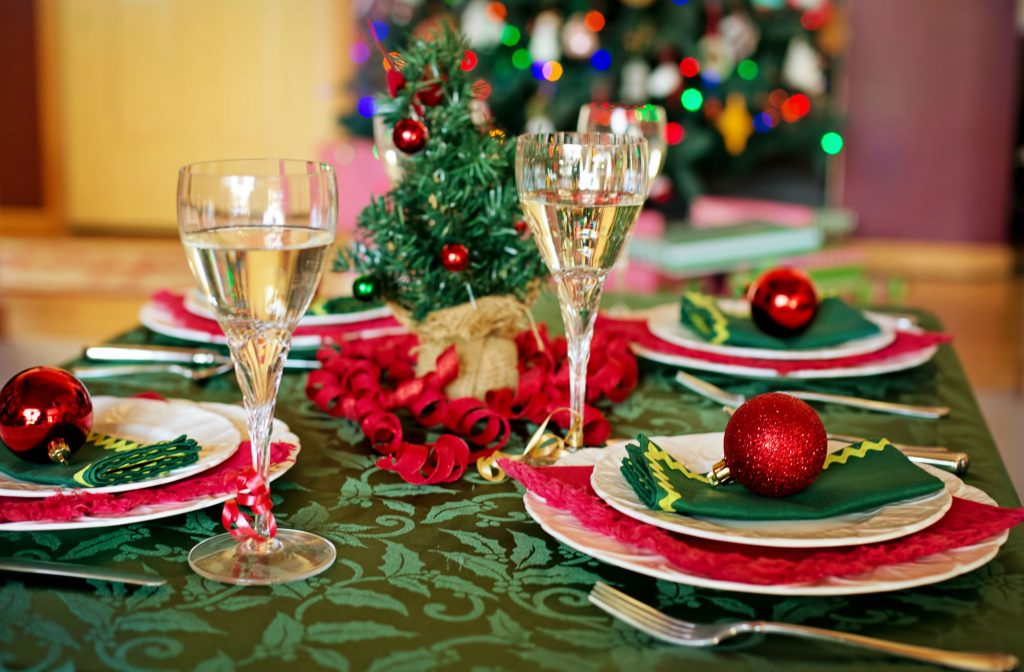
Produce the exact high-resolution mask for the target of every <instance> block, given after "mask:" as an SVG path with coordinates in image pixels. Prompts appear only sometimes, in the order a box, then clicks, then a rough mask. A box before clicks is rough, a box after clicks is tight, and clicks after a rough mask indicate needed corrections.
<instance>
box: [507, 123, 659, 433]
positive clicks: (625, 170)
mask: <svg viewBox="0 0 1024 672" xmlns="http://www.w3.org/2000/svg"><path fill="white" fill-rule="evenodd" d="M647 162H648V154H647V141H646V140H645V139H644V138H640V137H634V136H627V135H612V134H609V133H539V134H533V135H521V136H519V139H518V141H517V143H516V185H517V187H518V189H519V200H520V202H521V203H522V206H523V211H524V212H525V213H526V221H527V222H528V223H529V226H530V230H531V232H532V233H533V238H534V240H535V241H536V242H537V247H538V248H539V249H540V254H541V257H542V258H543V259H544V263H545V264H546V265H547V267H548V270H550V271H551V274H552V275H553V276H554V277H555V283H556V286H557V289H558V303H559V307H560V308H561V312H562V322H563V323H564V324H565V336H566V341H567V344H568V351H569V352H568V354H569V393H570V408H571V410H572V415H573V418H572V426H571V428H570V430H569V433H568V436H567V437H566V443H567V444H568V445H569V446H570V447H571V448H574V449H575V448H580V447H582V446H583V405H584V401H585V400H586V391H587V390H586V385H587V363H588V362H589V360H590V340H591V338H592V337H593V335H594V320H595V319H596V317H597V306H598V304H599V303H600V300H601V287H602V286H603V284H604V281H605V278H607V276H608V272H609V271H610V270H611V269H612V267H613V266H614V265H615V260H616V259H617V258H618V256H619V253H620V252H621V251H622V248H623V246H624V245H625V243H626V240H627V239H628V238H629V234H630V232H631V231H632V230H633V224H635V223H636V218H637V215H638V214H639V213H640V208H641V206H642V205H643V202H644V199H645V198H646V197H647V188H648V184H649V181H650V172H649V169H648V166H647Z"/></svg>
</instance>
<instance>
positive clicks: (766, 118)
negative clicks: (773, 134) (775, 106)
mask: <svg viewBox="0 0 1024 672" xmlns="http://www.w3.org/2000/svg"><path fill="white" fill-rule="evenodd" d="M776 124H778V121H776V120H775V117H773V116H772V115H771V113H769V112H759V113H758V114H755V115H754V130H755V131H757V132H758V133H767V132H768V131H770V130H772V129H773V128H775V126H776Z"/></svg>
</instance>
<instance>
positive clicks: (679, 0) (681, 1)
mask: <svg viewBox="0 0 1024 672" xmlns="http://www.w3.org/2000/svg"><path fill="white" fill-rule="evenodd" d="M689 3H690V0H672V4H673V5H679V6H680V7H682V6H683V5H687V4H689Z"/></svg>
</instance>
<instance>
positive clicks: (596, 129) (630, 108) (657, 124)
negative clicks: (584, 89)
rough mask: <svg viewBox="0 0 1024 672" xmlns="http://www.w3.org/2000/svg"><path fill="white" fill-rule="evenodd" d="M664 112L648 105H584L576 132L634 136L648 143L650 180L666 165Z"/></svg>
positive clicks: (661, 108) (666, 146)
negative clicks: (644, 139)
mask: <svg viewBox="0 0 1024 672" xmlns="http://www.w3.org/2000/svg"><path fill="white" fill-rule="evenodd" d="M667 119H668V117H667V115H666V114H665V108H664V107H661V106H660V105H652V104H650V103H647V104H644V105H628V104H623V103H586V104H584V105H582V106H581V107H580V113H579V118H578V123H577V130H578V131H579V132H580V133H613V134H616V135H635V136H638V137H641V138H646V139H647V149H648V155H649V157H650V158H649V160H648V164H647V165H648V170H649V172H650V178H651V180H654V178H656V177H657V176H658V175H660V174H661V170H662V168H663V167H664V165H665V152H666V151H667V150H668V141H667V140H666V138H665V124H666V122H667Z"/></svg>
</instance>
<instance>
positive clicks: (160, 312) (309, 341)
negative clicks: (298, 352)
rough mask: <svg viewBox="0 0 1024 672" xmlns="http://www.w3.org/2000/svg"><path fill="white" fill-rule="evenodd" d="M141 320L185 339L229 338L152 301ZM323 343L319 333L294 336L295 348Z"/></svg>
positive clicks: (141, 313) (221, 340) (212, 340)
mask: <svg viewBox="0 0 1024 672" xmlns="http://www.w3.org/2000/svg"><path fill="white" fill-rule="evenodd" d="M139 322H141V323H142V326H144V327H146V328H147V329H149V330H150V331H155V332H156V333H158V334H163V335H164V336H170V337H171V338H178V339H181V340H183V341H194V342H196V343H216V344H218V345H227V343H228V339H227V337H225V336H224V334H223V333H216V334H211V333H210V332H208V331H203V330H202V329H192V328H191V327H186V326H184V325H182V324H181V323H179V322H178V321H177V320H175V319H174V316H173V315H171V314H170V313H169V312H168V311H166V310H164V309H163V308H162V307H160V306H159V305H157V304H155V303H153V302H152V301H148V302H146V303H145V304H143V306H142V308H141V309H139ZM322 344H323V338H321V337H320V336H319V335H317V334H304V335H299V336H292V347H293V348H318V347H320V346H321V345H322Z"/></svg>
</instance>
